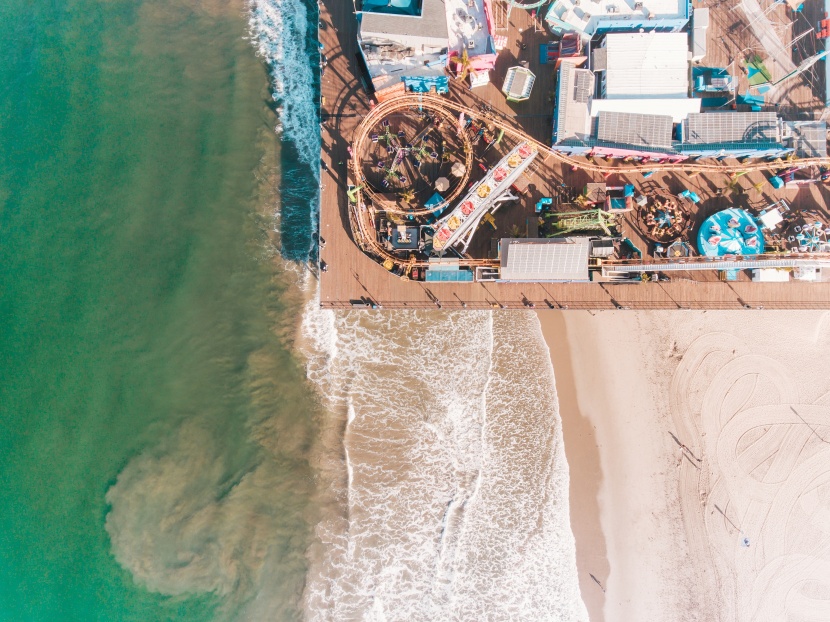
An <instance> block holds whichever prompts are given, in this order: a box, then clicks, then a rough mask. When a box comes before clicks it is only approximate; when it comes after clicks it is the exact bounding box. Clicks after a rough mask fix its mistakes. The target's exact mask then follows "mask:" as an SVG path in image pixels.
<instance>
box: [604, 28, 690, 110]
mask: <svg viewBox="0 0 830 622" xmlns="http://www.w3.org/2000/svg"><path fill="white" fill-rule="evenodd" d="M604 47H605V48H606V50H607V52H606V54H607V57H606V67H607V69H606V75H605V97H607V98H609V99H613V98H615V97H631V96H639V97H688V91H689V60H688V57H689V40H688V35H687V34H686V33H685V32H646V33H639V32H637V33H611V34H608V35H606V36H605V44H604Z"/></svg>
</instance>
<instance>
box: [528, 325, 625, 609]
mask: <svg viewBox="0 0 830 622" xmlns="http://www.w3.org/2000/svg"><path fill="white" fill-rule="evenodd" d="M538 316H539V320H540V324H541V326H542V334H543V336H544V338H545V342H546V343H547V344H548V348H549V350H550V356H551V361H552V363H553V368H554V375H555V377H556V394H557V396H558V398H559V415H560V417H561V419H562V432H563V436H564V439H565V456H566V458H567V460H568V469H569V472H570V486H569V488H570V490H569V495H570V508H571V511H570V520H571V529H572V530H573V533H574V538H575V539H576V567H577V572H578V573H579V589H580V592H581V593H582V600H583V601H584V602H585V606H586V607H587V609H588V615H589V616H590V619H591V621H592V622H601V621H602V620H604V617H603V606H604V604H605V593H604V586H605V584H606V582H607V580H608V571H609V567H608V554H607V550H606V546H605V535H604V534H603V533H602V526H601V525H600V520H599V503H598V499H597V497H598V495H599V488H600V483H601V482H602V468H601V466H600V460H599V447H597V440H596V435H595V434H594V427H593V425H592V424H591V422H590V421H589V420H588V418H587V417H585V416H584V415H583V414H582V412H581V411H580V409H579V402H578V400H577V398H576V385H575V381H574V372H573V368H572V366H571V344H570V343H569V340H568V333H567V330H566V326H565V318H564V316H563V312H561V311H542V312H539V313H538ZM592 575H593V577H596V579H594V578H593V577H592Z"/></svg>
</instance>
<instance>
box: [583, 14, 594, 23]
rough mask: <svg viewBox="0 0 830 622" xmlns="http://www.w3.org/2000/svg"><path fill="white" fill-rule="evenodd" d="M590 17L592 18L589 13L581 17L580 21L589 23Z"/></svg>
mask: <svg viewBox="0 0 830 622" xmlns="http://www.w3.org/2000/svg"><path fill="white" fill-rule="evenodd" d="M592 17H593V15H591V14H590V13H585V14H584V15H583V16H582V19H584V20H585V21H586V22H588V21H591V18H592Z"/></svg>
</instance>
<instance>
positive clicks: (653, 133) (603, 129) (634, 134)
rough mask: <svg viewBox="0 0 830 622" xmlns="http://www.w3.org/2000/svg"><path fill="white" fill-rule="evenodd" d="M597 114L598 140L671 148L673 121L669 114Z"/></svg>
mask: <svg viewBox="0 0 830 622" xmlns="http://www.w3.org/2000/svg"><path fill="white" fill-rule="evenodd" d="M598 116H599V122H598V125H597V139H598V140H601V141H605V142H609V143H617V144H622V145H632V146H638V147H665V148H667V149H671V146H672V127H673V121H672V118H671V116H669V115H658V114H639V113H632V112H607V111H605V112H600V113H599V115H598Z"/></svg>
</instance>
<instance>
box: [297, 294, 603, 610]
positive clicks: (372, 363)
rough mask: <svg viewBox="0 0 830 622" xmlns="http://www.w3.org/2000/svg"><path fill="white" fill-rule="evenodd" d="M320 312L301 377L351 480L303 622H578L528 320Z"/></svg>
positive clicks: (307, 328)
mask: <svg viewBox="0 0 830 622" xmlns="http://www.w3.org/2000/svg"><path fill="white" fill-rule="evenodd" d="M318 305H319V303H318V301H312V302H311V303H310V305H309V307H308V309H307V310H306V313H305V317H304V323H303V332H304V335H305V336H306V338H307V343H308V344H309V346H310V351H309V359H308V375H309V377H310V378H311V379H312V380H313V381H314V382H315V383H316V384H317V386H318V387H319V389H320V392H321V394H322V395H324V396H325V400H326V405H327V406H328V408H329V412H330V414H329V416H330V417H332V418H333V419H335V420H339V421H341V422H342V428H341V429H342V430H343V441H342V442H343V447H342V452H343V453H342V454H340V455H339V458H338V456H337V455H335V461H336V460H337V459H339V460H341V468H343V470H344V471H347V474H346V473H344V474H343V476H342V478H341V479H340V480H339V481H341V482H342V486H344V487H346V490H344V491H342V494H339V493H338V492H337V491H335V494H334V496H335V497H336V498H338V499H340V500H341V505H342V508H341V511H340V512H339V513H338V512H336V511H333V512H332V513H331V515H330V516H327V517H325V518H324V519H323V520H322V521H321V522H320V524H319V525H318V526H317V530H316V532H317V536H318V538H319V539H320V540H321V542H322V547H320V548H318V549H315V553H314V554H313V555H312V557H313V559H312V560H311V569H310V572H309V578H308V581H307V585H306V594H305V609H306V616H307V619H309V620H312V621H313V620H389V621H392V620H407V621H409V620H425V621H433V620H435V621H438V620H557V621H559V620H561V621H568V622H573V621H577V620H585V619H587V613H586V611H585V608H584V605H583V604H582V602H581V600H580V598H579V588H578V584H577V578H576V566H575V555H574V541H573V536H572V534H571V532H570V526H569V519H568V498H567V494H568V476H567V464H566V462H565V456H564V450H563V444H562V435H561V425H560V420H559V415H558V412H557V411H556V408H555V405H554V401H553V396H554V394H555V389H554V386H553V373H552V368H551V366H550V361H549V358H548V354H547V350H546V348H545V345H544V342H543V341H542V338H541V332H540V330H539V326H538V321H537V319H536V317H535V316H534V315H532V314H529V313H525V312H517V313H505V312H502V313H497V314H493V313H490V312H456V313H441V312H416V311H411V312H396V313H391V312H382V313H367V312H333V311H321V310H319V307H318ZM333 479H334V480H335V481H336V479H337V478H333Z"/></svg>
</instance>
